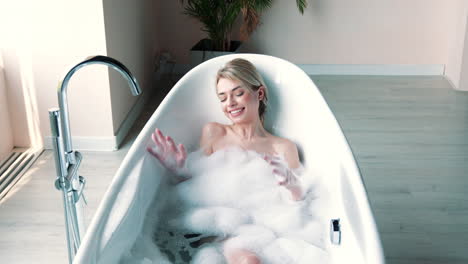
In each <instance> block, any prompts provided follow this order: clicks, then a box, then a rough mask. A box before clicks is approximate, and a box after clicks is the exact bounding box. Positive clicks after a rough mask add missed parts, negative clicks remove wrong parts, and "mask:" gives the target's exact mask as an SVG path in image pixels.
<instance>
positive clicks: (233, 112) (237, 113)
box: [229, 107, 245, 117]
mask: <svg viewBox="0 0 468 264" xmlns="http://www.w3.org/2000/svg"><path fill="white" fill-rule="evenodd" d="M244 110H245V107H242V108H240V109H236V110H232V111H229V114H230V115H231V116H232V117H237V116H240V115H241V114H242V113H243V112H244Z"/></svg>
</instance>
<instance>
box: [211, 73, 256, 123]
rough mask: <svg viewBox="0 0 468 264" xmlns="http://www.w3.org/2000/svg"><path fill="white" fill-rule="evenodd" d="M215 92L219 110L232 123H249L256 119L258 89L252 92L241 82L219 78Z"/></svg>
mask: <svg viewBox="0 0 468 264" xmlns="http://www.w3.org/2000/svg"><path fill="white" fill-rule="evenodd" d="M216 90H217V93H218V98H219V101H220V102H221V109H222V110H223V112H224V114H225V115H226V116H227V117H228V118H229V119H230V120H231V121H232V122H233V123H249V122H253V121H255V119H258V106H259V101H260V98H259V91H260V89H259V90H258V91H257V92H253V91H251V90H250V89H248V88H247V87H245V86H244V85H243V84H242V83H241V82H238V81H234V80H230V79H226V78H221V79H219V81H218V84H217V86H216ZM260 93H261V92H260Z"/></svg>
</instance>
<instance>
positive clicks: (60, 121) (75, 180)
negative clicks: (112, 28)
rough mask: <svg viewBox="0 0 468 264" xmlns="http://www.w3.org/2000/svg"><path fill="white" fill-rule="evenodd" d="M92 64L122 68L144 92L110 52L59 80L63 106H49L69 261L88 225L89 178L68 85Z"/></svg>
mask: <svg viewBox="0 0 468 264" xmlns="http://www.w3.org/2000/svg"><path fill="white" fill-rule="evenodd" d="M91 64H104V65H107V66H109V67H111V68H113V69H115V70H117V71H118V72H120V73H121V74H122V75H123V76H124V77H125V78H126V79H127V81H128V84H129V86H130V90H131V92H132V94H133V95H134V96H136V95H139V94H140V93H141V89H140V87H139V85H138V82H137V80H136V79H135V77H134V76H133V75H132V73H131V72H130V71H129V70H128V69H127V67H125V66H124V65H123V64H122V63H120V62H119V61H117V60H115V59H113V58H110V57H106V56H93V57H88V58H86V60H84V61H82V62H80V63H78V64H77V65H75V66H74V67H73V68H71V69H70V71H68V73H67V74H66V75H65V77H64V78H63V80H62V81H61V82H60V83H59V88H58V91H57V92H58V102H59V108H58V109H57V108H54V109H49V120H50V127H51V132H52V145H53V148H54V158H55V168H56V173H57V178H56V180H55V187H56V188H57V189H58V190H61V191H62V198H63V202H64V213H65V228H66V236H67V245H68V261H69V263H72V262H73V258H74V256H75V255H76V252H77V251H78V247H79V246H80V242H81V236H82V233H83V231H84V230H83V229H84V223H83V217H82V212H81V210H79V208H80V205H79V206H77V204H78V202H79V201H80V198H82V199H81V200H83V201H84V202H85V203H86V200H84V196H83V190H84V187H85V184H86V181H85V179H84V178H83V177H82V176H79V175H78V167H79V166H80V164H81V160H82V155H81V153H79V152H78V151H74V150H73V148H72V140H71V133H70V121H69V115H68V103H67V87H68V82H69V81H70V78H71V77H72V76H73V74H74V73H75V72H76V71H77V70H78V69H80V68H82V67H84V66H86V65H91Z"/></svg>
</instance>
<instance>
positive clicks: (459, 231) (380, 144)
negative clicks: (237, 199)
mask: <svg viewBox="0 0 468 264" xmlns="http://www.w3.org/2000/svg"><path fill="white" fill-rule="evenodd" d="M311 78H312V79H313V80H314V81H315V83H316V84H317V86H318V87H319V89H320V91H321V92H322V94H323V95H324V97H325V99H326V100H327V102H328V103H329V105H330V108H331V109H332V111H333V112H334V114H335V116H336V118H337V119H338V121H339V123H340V125H341V126H342V128H343V131H344V132H345V135H346V137H347V138H348V141H349V143H350V145H351V148H352V150H353V152H354V154H355V156H356V159H357V161H358V165H359V167H360V169H361V172H362V174H363V178H364V182H365V185H366V188H367V190H368V194H369V198H370V201H371V206H372V209H373V212H374V215H375V218H376V222H377V226H378V228H379V232H380V235H381V238H382V243H383V247H384V251H385V254H386V258H387V263H389V264H410V263H411V264H413V263H429V264H430V263H444V264H445V263H468V93H463V92H456V91H454V90H452V89H451V88H450V87H449V84H448V82H447V81H446V80H445V79H444V78H442V77H380V76H311ZM157 101H159V99H156V103H157ZM156 103H155V102H151V103H150V104H148V106H147V107H146V109H145V112H144V114H143V115H142V117H141V119H140V120H139V122H138V123H137V124H136V126H135V128H134V130H133V132H132V133H131V135H130V136H129V137H128V138H127V140H126V143H125V144H124V146H123V148H122V149H120V150H119V151H116V152H83V156H84V161H83V163H82V168H81V170H80V171H81V173H80V174H81V175H83V176H85V177H86V178H87V180H88V190H87V198H88V201H89V204H90V206H89V208H88V209H87V210H88V212H89V214H88V215H89V216H88V218H91V216H92V213H93V212H94V211H95V209H96V207H97V205H98V203H99V200H100V199H101V197H102V195H103V193H104V191H105V188H106V187H107V184H108V182H109V180H110V179H111V178H112V176H113V175H114V173H115V171H116V170H117V168H118V166H119V164H120V162H121V161H122V159H123V157H124V156H125V154H126V152H127V151H128V148H129V146H130V145H131V143H132V142H133V140H134V138H135V135H136V134H137V133H138V131H139V129H140V128H141V127H142V125H143V123H144V122H145V120H146V119H147V118H148V116H149V115H150V114H151V112H152V111H153V110H154V108H155V106H156V105H157V104H156ZM54 178H55V168H54V160H53V156H52V153H51V152H50V151H45V152H44V153H43V154H42V155H41V157H40V158H39V159H38V160H37V161H36V163H35V164H34V165H33V166H32V167H31V169H30V170H29V171H28V172H27V173H26V174H25V176H24V177H23V178H22V179H21V181H20V182H19V184H17V185H16V186H15V188H14V190H13V191H12V192H10V195H9V196H8V197H7V199H4V200H3V201H1V202H0V263H2V264H4V263H66V261H67V255H66V254H67V253H66V244H65V235H64V223H63V216H62V210H63V209H62V204H61V203H62V201H61V197H60V193H59V192H58V191H57V190H55V189H54V187H53V180H54Z"/></svg>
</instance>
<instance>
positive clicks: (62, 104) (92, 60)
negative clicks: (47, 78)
mask: <svg viewBox="0 0 468 264" xmlns="http://www.w3.org/2000/svg"><path fill="white" fill-rule="evenodd" d="M91 64H105V65H107V66H109V67H111V68H113V69H115V70H117V71H118V72H120V73H121V74H122V75H123V76H124V77H125V78H126V79H127V81H128V84H129V86H130V90H131V92H132V94H133V95H134V96H137V95H139V94H140V93H141V89H140V87H139V85H138V83H137V80H136V79H135V77H134V76H133V75H132V74H131V73H130V71H129V70H128V69H127V67H125V65H123V64H122V63H120V62H119V61H117V60H115V59H113V58H110V57H106V56H94V57H88V58H87V59H86V60H84V61H83V62H81V63H78V64H77V65H75V66H74V67H73V68H71V70H70V71H68V73H67V74H66V75H65V77H64V78H63V81H62V82H61V84H60V88H59V89H58V101H59V108H60V116H61V126H62V129H63V130H62V133H63V134H62V135H63V143H64V147H65V156H66V160H67V162H69V163H70V164H75V163H76V159H75V155H74V154H73V148H72V141H71V134H70V122H69V118H68V103H67V87H68V82H69V81H70V78H71V77H72V76H73V74H75V72H76V71H77V70H79V69H80V68H83V67H84V66H86V65H91Z"/></svg>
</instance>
